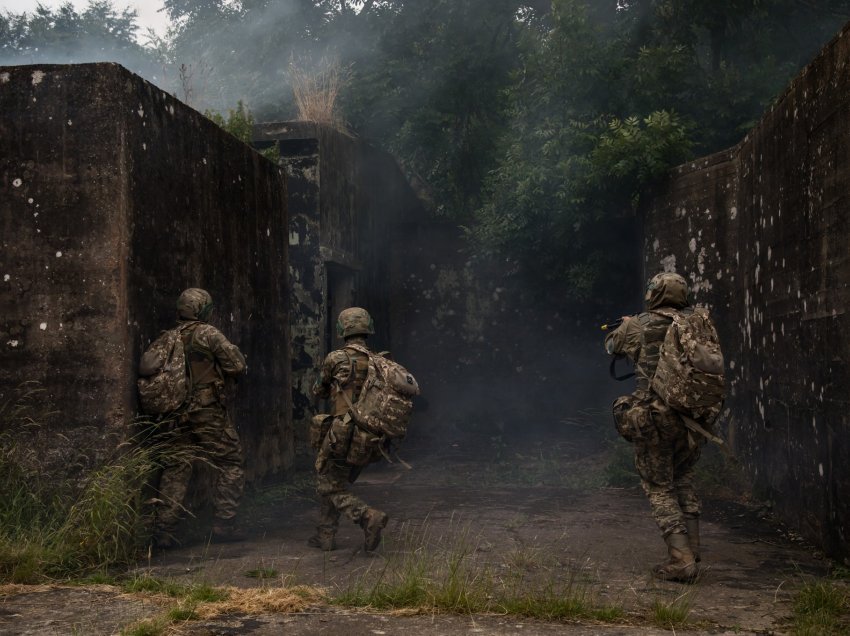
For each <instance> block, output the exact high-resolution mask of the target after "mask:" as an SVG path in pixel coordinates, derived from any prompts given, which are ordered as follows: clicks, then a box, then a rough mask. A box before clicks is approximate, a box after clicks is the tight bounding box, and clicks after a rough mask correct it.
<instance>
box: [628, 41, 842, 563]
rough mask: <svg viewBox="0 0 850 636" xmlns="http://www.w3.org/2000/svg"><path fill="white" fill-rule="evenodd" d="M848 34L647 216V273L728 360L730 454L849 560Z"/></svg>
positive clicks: (674, 183)
mask: <svg viewBox="0 0 850 636" xmlns="http://www.w3.org/2000/svg"><path fill="white" fill-rule="evenodd" d="M848 135H850V32H848V29H847V28H845V30H844V31H843V32H842V33H841V34H840V35H839V36H838V37H837V38H836V39H835V40H834V41H833V42H831V43H830V44H829V45H828V46H827V47H826V48H825V49H824V50H823V52H822V53H821V54H820V55H819V56H818V57H817V58H816V59H815V60H814V61H813V62H812V63H811V64H810V65H809V66H808V67H807V68H806V69H805V70H804V71H803V72H802V73H801V74H800V75H799V76H798V77H797V78H796V79H795V80H794V81H793V82H792V84H791V86H790V87H789V88H788V90H787V91H786V92H785V94H784V95H783V96H782V97H781V99H779V100H778V101H777V103H776V104H775V106H774V107H773V108H772V109H771V110H770V111H769V112H768V113H766V114H765V116H764V118H763V119H762V121H761V122H760V123H759V124H758V126H757V127H756V128H755V129H753V131H752V132H751V133H750V134H749V135H747V137H746V138H745V139H744V140H743V141H742V142H741V144H739V145H738V146H736V147H735V148H733V149H731V150H730V151H728V152H723V153H719V154H717V155H713V156H711V157H707V158H704V159H700V160H698V161H696V162H693V163H692V164H689V165H685V166H681V167H680V168H678V169H677V170H676V171H675V174H674V175H673V177H672V178H671V179H670V181H669V182H668V183H667V184H666V186H665V187H664V188H663V190H662V191H661V192H660V193H658V195H657V196H656V197H655V198H654V200H653V202H652V204H651V205H650V206H649V209H648V210H647V213H646V238H645V241H646V243H645V264H646V274H647V276H649V275H651V274H652V273H653V272H654V271H656V270H660V269H667V270H676V271H679V272H680V273H683V274H686V275H687V276H688V277H689V278H690V281H691V284H692V285H693V287H694V290H695V296H696V299H697V301H699V302H701V303H703V304H706V305H708V306H710V307H711V309H712V311H713V314H714V316H715V320H716V323H717V325H718V328H719V331H720V336H721V338H722V343H723V346H724V350H725V353H726V361H727V372H728V377H729V398H728V401H727V406H728V409H727V411H726V414H725V417H724V418H723V421H724V425H725V427H726V428H727V429H728V436H729V439H730V442H731V443H732V445H733V447H734V449H735V451H736V453H737V454H738V456H739V457H740V458H741V460H742V462H743V463H744V465H745V466H746V468H747V469H748V470H749V472H750V474H751V475H752V476H753V478H754V481H755V485H756V488H757V490H758V492H759V494H761V495H763V496H767V497H769V498H770V499H771V500H772V501H773V503H774V505H775V507H776V509H777V511H778V512H779V514H780V515H781V516H782V518H783V519H784V520H785V521H786V522H787V523H789V525H791V526H792V527H794V528H796V529H798V530H799V531H800V532H802V533H803V534H804V535H805V536H806V537H808V538H810V539H812V540H814V541H816V542H817V543H819V544H820V545H822V546H823V547H824V548H825V549H826V550H827V551H828V552H830V553H831V554H834V555H840V556H844V557H846V556H848V555H850V546H848V537H850V500H848V497H847V493H848V492H850V465H848V463H847V461H846V458H847V457H848V456H850V413H848V408H847V407H848V401H850V397H848V389H847V387H848V382H850V377H848V364H849V363H850V318H848V310H849V309H850V289H848V286H849V285H850V252H848V248H847V246H848V242H849V241H850V225H848V214H850V144H848V143H847V139H848Z"/></svg>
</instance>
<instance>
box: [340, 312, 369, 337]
mask: <svg viewBox="0 0 850 636" xmlns="http://www.w3.org/2000/svg"><path fill="white" fill-rule="evenodd" d="M336 332H337V334H338V335H339V336H340V337H341V338H348V337H349V336H361V335H363V336H366V335H371V334H373V333H375V323H373V322H372V316H370V315H369V312H368V311H366V310H365V309H363V308H362V307H349V308H348V309H343V310H342V311H341V312H340V314H339V318H338V319H337V321H336Z"/></svg>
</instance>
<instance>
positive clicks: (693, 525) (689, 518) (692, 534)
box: [685, 515, 702, 563]
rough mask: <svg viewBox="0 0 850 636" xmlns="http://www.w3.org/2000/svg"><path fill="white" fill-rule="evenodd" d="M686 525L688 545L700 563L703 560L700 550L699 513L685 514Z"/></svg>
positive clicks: (695, 559) (696, 560)
mask: <svg viewBox="0 0 850 636" xmlns="http://www.w3.org/2000/svg"><path fill="white" fill-rule="evenodd" d="M685 527H686V528H687V529H688V546H689V547H690V548H691V552H693V553H694V561H695V562H697V563H699V562H700V561H701V560H702V558H701V556H700V550H699V515H685Z"/></svg>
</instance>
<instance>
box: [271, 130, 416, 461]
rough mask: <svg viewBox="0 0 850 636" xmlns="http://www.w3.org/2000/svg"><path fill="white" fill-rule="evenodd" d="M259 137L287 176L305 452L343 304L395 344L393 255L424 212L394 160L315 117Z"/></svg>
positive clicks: (296, 404) (297, 410) (300, 437)
mask: <svg viewBox="0 0 850 636" xmlns="http://www.w3.org/2000/svg"><path fill="white" fill-rule="evenodd" d="M254 136H255V139H256V142H255V145H257V146H258V147H268V146H270V145H273V144H277V145H278V148H279V150H280V157H281V158H280V164H281V166H283V167H284V168H285V169H286V172H287V180H288V207H289V212H290V217H289V218H290V221H289V262H290V277H291V280H292V309H291V314H292V364H293V368H292V402H293V408H294V417H293V420H294V424H295V429H296V440H297V447H298V448H299V449H300V451H301V452H302V453H303V456H304V458H305V462H306V461H307V460H308V458H309V453H308V452H307V449H306V448H305V444H306V439H307V426H308V424H309V418H310V417H311V416H312V415H313V413H314V412H315V407H316V405H315V400H314V398H313V397H312V395H311V392H310V389H311V387H312V386H313V384H314V383H315V380H316V370H317V368H318V366H319V365H320V364H321V361H322V360H323V359H324V356H325V355H326V354H327V352H328V351H330V350H331V349H334V348H337V347H339V346H341V344H342V341H341V339H340V338H338V337H337V335H336V333H335V322H336V316H337V315H338V313H339V312H340V311H341V310H342V309H344V308H345V307H348V306H350V305H352V304H357V305H362V306H363V307H366V308H368V310H369V312H370V313H371V314H372V316H373V318H374V320H375V326H376V334H375V336H374V337H373V338H372V339H371V340H372V343H373V345H374V347H375V348H377V349H384V348H395V342H396V340H397V337H396V336H397V334H400V333H402V332H404V330H405V329H407V327H408V323H409V321H408V319H407V318H406V317H405V316H404V315H403V312H402V313H399V314H394V313H393V309H392V308H393V307H395V306H400V305H398V304H397V300H398V297H397V294H398V293H399V292H400V291H401V289H400V288H399V287H398V286H396V285H395V283H394V281H395V280H396V275H395V274H396V273H395V272H394V271H391V263H392V261H393V259H392V257H391V255H392V254H394V253H397V252H404V251H405V250H408V249H409V247H410V245H411V243H410V238H411V237H409V236H407V235H405V234H404V233H400V232H399V231H398V228H399V227H401V226H402V225H404V224H409V223H423V222H425V221H426V214H425V212H424V210H423V208H422V205H421V203H420V202H419V201H418V200H417V198H416V197H415V195H414V194H413V192H412V190H411V189H410V186H409V185H408V184H407V182H406V180H405V179H404V176H403V175H402V174H401V172H400V170H399V168H398V166H397V164H396V163H395V161H394V160H393V159H392V157H390V156H389V155H387V154H386V153H384V152H382V151H380V150H377V149H375V148H373V147H372V146H370V145H369V144H368V143H366V142H364V141H362V140H359V139H356V138H353V137H350V136H348V135H345V134H341V133H339V132H337V131H335V130H333V129H330V128H327V127H325V126H321V125H316V124H313V123H310V122H284V123H269V124H262V125H260V126H257V127H256V129H255V135H254Z"/></svg>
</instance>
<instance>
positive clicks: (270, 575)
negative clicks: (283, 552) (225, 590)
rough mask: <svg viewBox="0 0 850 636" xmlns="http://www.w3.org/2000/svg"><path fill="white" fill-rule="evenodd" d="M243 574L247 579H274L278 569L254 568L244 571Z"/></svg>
mask: <svg viewBox="0 0 850 636" xmlns="http://www.w3.org/2000/svg"><path fill="white" fill-rule="evenodd" d="M245 576H247V577H248V578H249V579H276V578H277V576H278V571H277V570H275V569H274V568H257V569H255V570H248V571H247V572H245Z"/></svg>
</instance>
